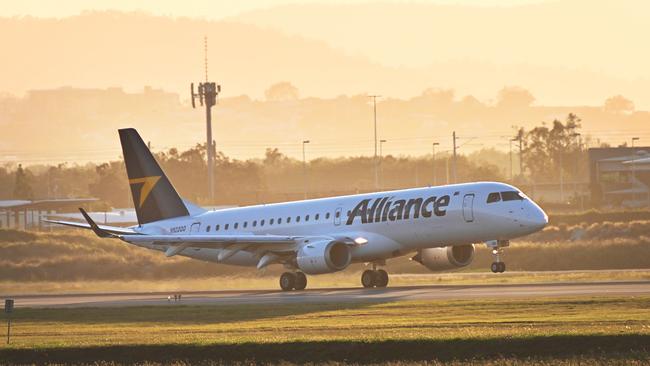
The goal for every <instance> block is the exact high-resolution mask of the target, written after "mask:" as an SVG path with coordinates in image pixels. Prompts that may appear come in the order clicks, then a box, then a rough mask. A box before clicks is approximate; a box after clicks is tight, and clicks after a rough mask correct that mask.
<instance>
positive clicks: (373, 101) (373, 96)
mask: <svg viewBox="0 0 650 366" xmlns="http://www.w3.org/2000/svg"><path fill="white" fill-rule="evenodd" d="M368 97H369V98H372V109H373V119H374V126H375V139H374V141H375V157H374V163H375V189H377V188H379V169H377V164H378V163H377V98H379V97H381V95H369V96H368Z"/></svg>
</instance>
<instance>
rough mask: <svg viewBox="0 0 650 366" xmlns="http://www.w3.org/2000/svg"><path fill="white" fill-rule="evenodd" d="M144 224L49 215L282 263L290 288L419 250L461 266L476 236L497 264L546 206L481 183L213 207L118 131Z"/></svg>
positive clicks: (534, 226)
mask: <svg viewBox="0 0 650 366" xmlns="http://www.w3.org/2000/svg"><path fill="white" fill-rule="evenodd" d="M119 136H120V142H121V145H122V152H123V156H124V160H125V165H126V171H127V175H128V179H129V185H130V188H131V193H132V196H133V202H134V203H135V210H136V215H137V219H138V225H134V226H131V227H115V226H106V225H98V224H97V223H95V222H94V221H93V220H92V218H91V217H90V216H89V215H88V214H87V213H86V212H85V211H84V210H83V209H81V208H80V211H81V213H82V215H83V216H84V218H85V220H86V222H85V223H82V222H71V221H60V220H49V221H50V222H52V223H56V224H61V225H68V226H73V227H79V228H85V229H91V230H93V231H94V232H95V234H96V235H98V236H99V237H102V238H114V239H120V240H122V241H124V242H127V243H130V244H134V245H137V246H140V247H144V248H148V249H153V250H157V251H160V252H164V253H165V255H166V256H167V257H173V256H176V255H180V256H185V257H190V258H195V259H200V260H205V261H212V262H217V263H224V264H231V265H240V266H255V267H257V268H258V269H262V268H265V267H267V266H269V265H282V266H284V268H285V269H286V270H287V271H286V272H284V273H283V274H282V275H281V276H280V281H279V282H280V288H281V289H282V290H284V291H291V290H303V289H305V288H306V286H307V276H306V275H318V274H324V273H332V272H338V271H343V270H345V269H346V268H347V267H348V266H349V265H350V264H351V263H366V264H368V265H371V269H366V270H365V271H364V272H363V273H362V275H361V284H362V285H363V287H366V288H373V287H379V288H381V287H386V286H387V285H388V281H389V276H388V273H387V272H386V271H385V270H384V269H378V268H377V267H378V266H384V265H385V264H386V260H388V259H391V258H395V257H399V256H404V255H407V254H412V253H415V255H414V256H413V257H412V258H411V259H412V260H414V261H416V262H419V263H421V264H422V265H424V266H426V267H427V268H428V269H430V270H432V271H442V270H450V269H457V268H462V267H465V266H467V265H469V264H470V263H471V262H472V260H473V258H474V244H477V243H485V244H486V245H487V246H488V247H489V248H492V254H493V255H494V257H495V261H494V262H493V263H492V265H491V270H492V272H495V273H497V272H504V271H505V268H506V267H505V262H503V261H501V260H500V255H501V254H502V252H503V250H504V248H505V247H507V246H509V243H510V240H511V239H514V238H517V237H521V236H524V235H528V234H531V233H534V232H536V231H539V230H541V229H542V228H544V226H545V225H546V224H547V223H548V216H547V215H546V213H545V212H544V211H543V210H542V209H541V208H540V207H539V206H538V205H537V204H536V203H535V202H533V200H531V199H530V198H529V197H527V196H526V195H525V194H524V193H522V192H521V191H520V190H519V189H517V188H515V187H513V186H511V185H508V184H504V183H497V182H477V183H464V184H452V185H444V186H436V187H426V188H413V189H403V190H394V191H385V192H376V193H368V194H356V195H348V196H339V197H331V198H319V199H309V200H303V201H294V202H285V203H274V204H262V205H255V206H248V207H235V208H227V209H221V210H217V211H207V210H205V209H202V208H200V207H198V206H196V205H194V204H192V203H190V202H188V201H184V200H183V199H182V198H181V197H180V196H179V195H178V193H177V192H176V190H175V189H174V187H173V186H172V184H171V182H170V181H169V179H168V178H167V176H166V175H165V173H164V172H163V171H162V169H161V168H160V166H159V165H158V163H157V162H156V160H155V158H154V157H153V155H152V154H151V152H150V151H149V149H148V148H147V145H146V144H145V143H144V141H143V140H142V138H141V137H140V135H139V134H138V132H137V131H136V130H135V129H132V128H127V129H120V130H119Z"/></svg>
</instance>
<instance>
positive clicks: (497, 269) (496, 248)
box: [485, 240, 510, 273]
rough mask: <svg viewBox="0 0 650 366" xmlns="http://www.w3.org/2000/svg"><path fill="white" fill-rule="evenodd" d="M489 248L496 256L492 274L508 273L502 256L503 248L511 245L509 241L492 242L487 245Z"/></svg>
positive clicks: (491, 267)
mask: <svg viewBox="0 0 650 366" xmlns="http://www.w3.org/2000/svg"><path fill="white" fill-rule="evenodd" d="M485 245H487V246H488V248H492V255H493V256H494V262H492V265H491V266H490V270H492V273H503V272H505V271H506V264H505V263H504V262H502V261H501V255H502V254H503V248H505V247H507V246H509V245H510V242H509V241H508V240H490V241H488V242H486V243H485Z"/></svg>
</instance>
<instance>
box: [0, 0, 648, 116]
mask: <svg viewBox="0 0 650 366" xmlns="http://www.w3.org/2000/svg"><path fill="white" fill-rule="evenodd" d="M624 2H625V4H630V6H609V5H607V4H609V3H607V4H605V3H592V2H589V3H588V6H587V4H585V3H584V2H582V0H580V1H578V0H572V1H567V2H557V3H556V2H549V3H543V4H540V5H528V6H519V7H504V8H494V7H478V6H443V5H431V4H421V3H408V4H405V3H400V4H383V3H373V4H356V5H344V4H333V5H318V4H312V5H301V6H286V7H276V8H270V9H268V10H260V11H257V12H252V13H247V14H243V15H241V16H239V17H235V18H230V19H229V20H227V21H223V20H222V21H209V20H204V19H193V18H172V17H164V16H153V15H149V14H145V13H122V12H111V11H106V12H87V13H84V14H82V15H79V16H73V17H67V18H62V19H42V18H33V17H13V18H0V44H2V48H3V50H2V57H1V58H0V80H2V82H1V83H0V92H10V93H14V94H21V93H23V92H25V91H26V90H30V89H43V88H45V89H47V88H56V87H60V86H66V85H69V86H73V87H82V88H95V87H101V88H103V87H111V86H121V87H124V88H126V89H127V90H131V91H133V90H140V89H141V88H142V87H143V86H144V85H151V86H154V87H160V88H163V89H165V90H168V91H173V92H176V93H179V95H180V96H181V98H183V99H185V98H186V95H187V89H188V84H189V82H190V81H192V80H195V81H196V80H201V79H203V78H204V73H203V36H204V35H207V36H208V38H209V68H210V72H209V73H210V78H211V79H214V80H218V81H219V82H220V83H222V84H223V86H224V96H235V95H241V94H247V95H250V96H251V97H253V98H259V97H261V96H263V94H264V90H265V89H266V88H267V87H268V86H269V85H271V84H272V83H275V82H279V81H290V82H292V83H293V84H295V85H296V86H297V87H298V89H299V90H300V91H301V93H302V95H303V96H314V97H336V96H338V95H342V94H347V95H354V94H361V93H378V94H381V95H385V96H391V97H399V98H407V97H411V96H413V95H419V94H420V93H421V92H422V91H423V90H424V89H426V88H430V87H434V88H453V89H455V90H457V91H458V92H459V93H460V94H472V95H474V96H476V97H477V98H478V99H480V100H481V101H488V100H489V99H492V98H493V96H494V93H495V91H496V90H498V89H500V88H502V87H503V86H507V85H520V86H524V87H526V88H528V89H530V90H531V91H532V92H533V94H534V95H535V96H536V97H537V99H538V103H541V104H554V105H576V104H585V105H597V104H601V103H602V102H603V101H604V100H605V98H607V97H610V96H612V95H616V94H623V95H625V96H626V97H628V98H630V99H632V101H634V102H635V103H636V105H637V107H640V108H643V109H649V108H650V96H649V95H648V94H647V93H646V91H647V90H648V89H650V71H648V69H647V67H646V65H648V64H650V51H649V50H648V49H647V47H641V46H640V45H642V44H644V43H645V37H646V35H647V34H650V28H649V27H650V23H648V22H646V19H645V18H644V17H643V16H642V14H647V12H643V11H642V10H643V9H646V8H648V7H649V6H648V5H647V3H645V2H638V1H636V0H625V1H624ZM583 5H584V6H583ZM608 7H612V9H611V10H610V11H608ZM585 8H589V9H590V11H589V12H585V11H583V9H585ZM635 9H637V11H636V12H635ZM648 11H650V8H648ZM206 16H210V14H206ZM604 25H606V26H604ZM635 45H637V46H635Z"/></svg>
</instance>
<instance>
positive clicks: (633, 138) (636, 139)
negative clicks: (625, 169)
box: [632, 137, 639, 201]
mask: <svg viewBox="0 0 650 366" xmlns="http://www.w3.org/2000/svg"><path fill="white" fill-rule="evenodd" d="M634 141H639V138H638V137H632V147H634ZM632 154H634V157H633V158H632V199H633V200H635V201H636V191H635V190H634V189H635V187H636V166H635V165H634V162H635V160H636V156H637V155H636V154H635V153H634V151H632Z"/></svg>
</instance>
